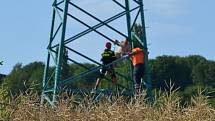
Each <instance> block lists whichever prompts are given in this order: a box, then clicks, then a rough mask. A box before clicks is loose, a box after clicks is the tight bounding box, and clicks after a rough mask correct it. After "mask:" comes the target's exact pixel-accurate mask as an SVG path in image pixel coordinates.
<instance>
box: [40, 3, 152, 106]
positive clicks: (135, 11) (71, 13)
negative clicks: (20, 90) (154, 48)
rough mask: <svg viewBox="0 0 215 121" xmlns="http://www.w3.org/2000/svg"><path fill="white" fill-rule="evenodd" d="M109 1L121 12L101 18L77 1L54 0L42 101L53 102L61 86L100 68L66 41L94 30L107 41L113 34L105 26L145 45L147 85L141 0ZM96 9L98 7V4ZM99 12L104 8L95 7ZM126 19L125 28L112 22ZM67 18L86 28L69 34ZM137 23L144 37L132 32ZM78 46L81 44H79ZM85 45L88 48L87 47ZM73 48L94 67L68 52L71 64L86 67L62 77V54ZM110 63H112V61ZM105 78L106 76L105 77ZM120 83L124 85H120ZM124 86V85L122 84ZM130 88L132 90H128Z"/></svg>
mask: <svg viewBox="0 0 215 121" xmlns="http://www.w3.org/2000/svg"><path fill="white" fill-rule="evenodd" d="M107 1H110V2H111V3H112V4H114V6H117V9H118V10H121V11H120V12H117V13H116V14H114V15H112V16H111V17H108V18H105V19H104V20H103V19H100V18H99V17H97V15H95V14H93V13H91V12H89V11H88V10H85V8H84V7H80V6H79V5H78V4H76V3H77V2H75V1H72V0H54V2H53V5H52V8H53V15H52V24H51V32H50V39H49V44H48V47H47V50H48V56H47V62H46V65H45V69H44V77H43V90H42V96H41V103H43V102H44V101H47V102H48V103H50V104H51V105H55V103H56V102H57V98H58V94H59V92H60V91H61V90H62V88H61V87H63V86H65V85H68V84H70V83H73V82H74V81H76V80H78V79H80V78H82V77H85V76H87V75H89V74H91V73H95V72H97V71H98V70H99V69H101V68H102V64H101V63H100V62H98V61H96V60H95V59H93V58H92V57H89V56H87V55H86V54H83V53H81V52H79V51H77V50H75V49H74V48H73V47H70V46H69V44H70V43H73V42H75V41H80V39H81V37H84V36H86V35H88V34H90V33H92V32H94V33H96V34H97V36H101V37H103V38H104V39H105V40H108V41H110V42H114V41H113V39H112V38H113V37H110V35H108V34H105V33H103V32H101V30H100V28H102V27H106V28H108V29H109V30H111V31H112V32H113V33H115V34H118V35H119V36H121V37H123V38H128V40H129V41H130V43H131V45H134V41H133V40H135V41H138V42H139V43H140V44H141V47H142V49H144V52H145V55H146V57H145V73H146V74H145V81H146V82H148V88H150V87H151V86H150V82H151V80H150V73H149V69H148V49H147V42H146V32H145V21H144V9H143V1H142V0H107ZM93 7H94V8H96V7H97V6H96V4H94V5H93ZM98 9H99V8H98ZM98 9H96V10H97V11H100V12H102V11H103V9H101V8H100V9H101V10H98ZM76 11H79V12H81V13H82V14H84V15H85V16H88V17H90V18H91V19H93V20H94V21H96V22H97V23H96V24H95V23H93V24H92V23H89V22H88V21H85V20H82V18H79V17H77V16H78V15H77V14H76ZM123 17H124V18H125V19H121V20H123V21H124V23H126V25H125V26H126V27H125V28H126V30H123V32H122V31H121V30H119V28H117V27H115V26H112V25H111V23H112V22H114V21H117V20H118V19H120V18H123ZM69 19H72V20H73V21H76V22H77V23H79V24H81V25H82V26H85V27H86V29H83V30H81V31H80V32H78V33H76V34H74V35H71V36H69V34H67V31H68V26H70V25H69V22H70V21H69ZM136 23H138V24H141V26H142V32H143V37H141V38H139V37H138V36H137V35H136V34H135V33H134V32H132V30H133V28H134V25H135V24H136ZM76 30H77V29H76V28H74V27H72V30H71V31H76ZM79 46H82V45H81V44H80V45H79ZM86 49H87V48H86ZM66 52H68V53H70V52H72V53H74V54H76V55H78V56H81V57H83V58H85V59H87V60H89V61H90V62H92V63H94V64H96V65H97V66H96V67H93V68H89V67H86V66H85V65H83V64H81V63H80V62H78V61H77V60H75V58H73V56H71V57H70V55H68V60H69V61H70V62H72V63H73V64H77V65H78V66H80V67H83V68H85V69H86V70H87V71H84V72H82V73H80V74H78V75H75V76H74V75H73V76H70V77H68V78H66V79H62V76H61V75H62V69H63V68H64V67H63V65H64V64H63V63H64V55H65V53H66ZM121 61H123V59H118V60H116V61H115V62H114V63H118V62H121ZM114 63H111V64H114ZM117 75H118V76H120V77H121V78H124V79H126V80H127V81H131V80H132V78H128V76H127V75H123V74H121V73H117ZM107 80H108V79H107ZM118 86H119V87H121V88H123V86H120V84H118ZM125 89H126V87H125ZM127 91H130V92H131V91H132V90H129V89H128V90H127Z"/></svg>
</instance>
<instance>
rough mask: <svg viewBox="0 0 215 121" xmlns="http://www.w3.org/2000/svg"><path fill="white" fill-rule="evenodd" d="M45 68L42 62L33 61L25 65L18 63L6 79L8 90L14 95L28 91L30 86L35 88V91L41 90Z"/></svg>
mask: <svg viewBox="0 0 215 121" xmlns="http://www.w3.org/2000/svg"><path fill="white" fill-rule="evenodd" d="M43 68H44V64H43V63H42V62H33V63H30V64H28V65H26V66H24V67H22V64H21V63H17V64H16V65H15V66H14V68H13V70H12V71H11V73H10V74H9V75H8V76H7V77H6V78H5V79H4V84H5V85H6V87H7V90H8V91H9V92H11V94H12V95H14V96H16V95H18V94H19V93H20V92H26V91H28V90H29V89H30V88H33V89H32V90H33V91H39V90H41V81H42V74H43V71H42V70H43Z"/></svg>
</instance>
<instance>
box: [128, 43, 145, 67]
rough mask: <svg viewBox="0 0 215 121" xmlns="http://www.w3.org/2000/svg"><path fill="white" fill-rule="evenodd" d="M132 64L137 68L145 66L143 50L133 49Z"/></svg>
mask: <svg viewBox="0 0 215 121" xmlns="http://www.w3.org/2000/svg"><path fill="white" fill-rule="evenodd" d="M132 53H134V54H132V56H131V58H132V64H133V65H134V66H135V65H137V64H143V63H144V53H143V50H142V49H140V48H138V47H137V48H133V49H132Z"/></svg>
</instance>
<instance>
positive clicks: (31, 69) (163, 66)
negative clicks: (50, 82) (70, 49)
mask: <svg viewBox="0 0 215 121" xmlns="http://www.w3.org/2000/svg"><path fill="white" fill-rule="evenodd" d="M83 64H84V66H86V67H89V68H90V67H94V66H96V65H94V64H89V63H83ZM149 64H150V69H151V77H152V87H153V89H154V90H166V89H168V83H170V81H171V83H173V84H174V88H175V89H178V90H179V91H180V92H181V95H182V96H183V97H184V98H185V99H186V97H189V96H191V95H193V94H195V93H196V92H197V89H198V88H202V89H203V90H205V91H206V92H207V93H208V94H209V95H210V97H211V98H212V99H213V103H214V104H215V98H214V97H215V93H214V92H213V91H215V61H211V60H207V59H206V58H204V57H202V56H200V55H190V56H187V57H179V56H167V55H163V56H158V57H156V58H155V59H150V60H149ZM43 69H44V63H42V62H32V63H30V64H28V65H24V66H23V65H22V64H21V63H17V64H16V65H15V66H14V67H13V69H12V71H11V72H10V73H9V74H8V75H7V76H6V77H4V78H3V79H1V80H0V84H1V85H2V87H4V89H5V90H6V92H8V95H13V96H16V95H19V93H21V92H26V91H29V89H30V90H31V91H34V92H36V93H38V94H40V93H41V90H42V79H43ZM53 69H54V67H53ZM121 69H122V70H126V69H127V68H126V67H125V66H122V67H121ZM84 70H85V69H84V68H82V67H80V66H79V65H76V64H73V63H72V64H67V65H66V69H65V70H64V71H63V74H62V75H63V76H64V78H66V77H69V76H74V75H77V74H79V73H80V72H83V71H84ZM98 76H99V72H95V73H93V74H91V75H88V76H86V77H84V78H81V79H80V80H79V81H76V83H75V84H71V85H70V87H77V86H78V87H83V88H88V89H89V88H93V85H94V83H95V80H96V78H97V77H98ZM104 82H105V81H104ZM108 85H109V83H104V84H103V85H102V86H107V87H110V85H109V86H108Z"/></svg>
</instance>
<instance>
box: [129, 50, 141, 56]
mask: <svg viewBox="0 0 215 121" xmlns="http://www.w3.org/2000/svg"><path fill="white" fill-rule="evenodd" d="M139 52H143V50H142V49H140V50H136V51H134V52H131V53H129V56H132V55H134V54H136V53H139Z"/></svg>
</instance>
